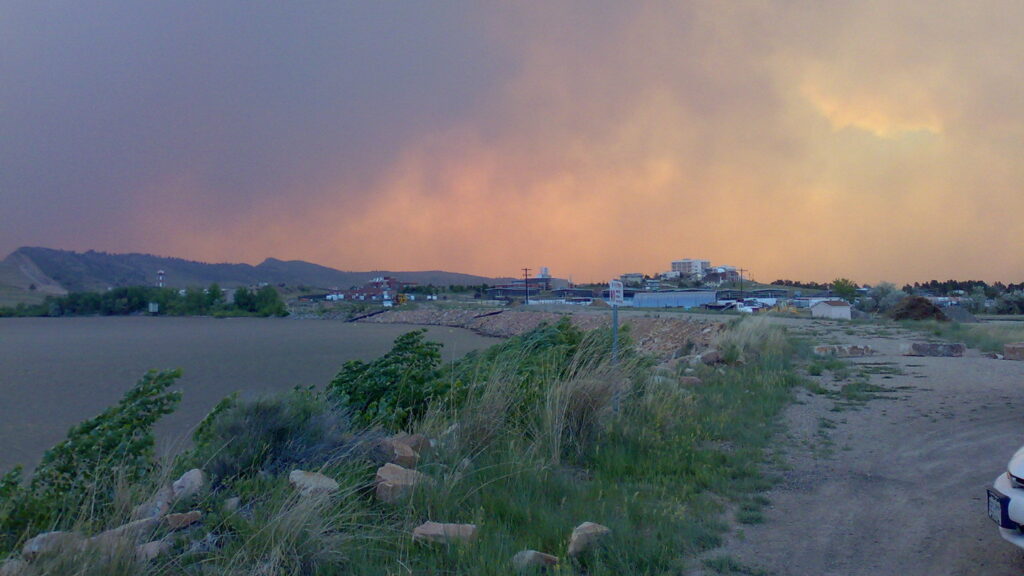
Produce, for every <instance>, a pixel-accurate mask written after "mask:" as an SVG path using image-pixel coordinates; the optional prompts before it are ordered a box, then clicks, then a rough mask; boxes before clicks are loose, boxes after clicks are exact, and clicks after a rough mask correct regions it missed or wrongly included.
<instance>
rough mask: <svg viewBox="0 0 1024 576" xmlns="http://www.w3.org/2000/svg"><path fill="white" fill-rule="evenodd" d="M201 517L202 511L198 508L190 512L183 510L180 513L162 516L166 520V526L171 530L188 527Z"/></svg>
mask: <svg viewBox="0 0 1024 576" xmlns="http://www.w3.org/2000/svg"><path fill="white" fill-rule="evenodd" d="M202 518H203V513H202V512H200V511H199V510H192V511H191V512H185V513H182V514H168V515H167V516H165V517H164V520H165V521H166V522H167V527H168V528H170V529H171V530H181V529H182V528H188V527H189V526H191V525H193V524H195V523H196V522H199V521H200V520H201V519H202Z"/></svg>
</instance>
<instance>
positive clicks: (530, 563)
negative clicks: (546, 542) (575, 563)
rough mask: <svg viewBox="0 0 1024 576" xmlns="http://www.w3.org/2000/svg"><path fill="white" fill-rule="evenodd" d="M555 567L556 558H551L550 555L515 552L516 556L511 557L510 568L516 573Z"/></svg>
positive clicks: (532, 551)
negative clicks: (513, 568)
mask: <svg viewBox="0 0 1024 576" xmlns="http://www.w3.org/2000/svg"><path fill="white" fill-rule="evenodd" d="M557 565H558V556H552V555H551V554H545V553H543V552H538V551H536V550H523V551H521V552H516V555H515V556H513V557H512V566H513V567H515V569H516V572H529V571H532V570H537V569H538V568H545V567H547V566H557Z"/></svg>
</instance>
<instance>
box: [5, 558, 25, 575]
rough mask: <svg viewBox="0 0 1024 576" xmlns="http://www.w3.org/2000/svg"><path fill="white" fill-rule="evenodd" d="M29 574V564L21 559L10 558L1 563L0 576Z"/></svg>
mask: <svg viewBox="0 0 1024 576" xmlns="http://www.w3.org/2000/svg"><path fill="white" fill-rule="evenodd" d="M27 573H28V562H25V561H24V560H22V559H21V558H9V559H7V560H4V561H3V562H0V576H22V575H23V574H27Z"/></svg>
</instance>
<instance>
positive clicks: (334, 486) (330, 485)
mask: <svg viewBox="0 0 1024 576" xmlns="http://www.w3.org/2000/svg"><path fill="white" fill-rule="evenodd" d="M288 483H289V484H291V485H292V486H293V487H294V488H295V489H296V490H298V491H299V492H300V493H301V494H302V495H303V496H310V495H313V494H330V493H332V492H336V491H337V490H338V488H339V486H338V483H337V482H336V481H335V480H334V479H333V478H328V477H327V476H324V475H323V474H321V473H319V472H307V471H305V470H292V472H291V474H289V475H288Z"/></svg>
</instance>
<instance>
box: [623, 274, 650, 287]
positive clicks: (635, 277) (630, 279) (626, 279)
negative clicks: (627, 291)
mask: <svg viewBox="0 0 1024 576" xmlns="http://www.w3.org/2000/svg"><path fill="white" fill-rule="evenodd" d="M619 281H621V282H622V283H623V284H625V285H626V286H639V285H640V284H642V283H643V281H644V275H643V274H642V273H640V272H629V273H627V274H623V275H622V276H619Z"/></svg>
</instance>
